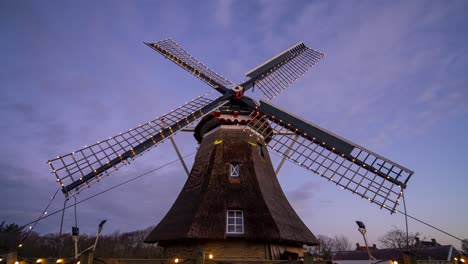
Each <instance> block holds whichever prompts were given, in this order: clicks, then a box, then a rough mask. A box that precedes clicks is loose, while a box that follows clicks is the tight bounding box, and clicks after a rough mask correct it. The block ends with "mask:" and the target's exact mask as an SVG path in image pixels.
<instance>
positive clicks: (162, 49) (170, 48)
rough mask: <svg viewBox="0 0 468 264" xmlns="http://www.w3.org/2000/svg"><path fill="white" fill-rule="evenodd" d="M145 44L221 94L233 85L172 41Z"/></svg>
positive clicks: (165, 40)
mask: <svg viewBox="0 0 468 264" xmlns="http://www.w3.org/2000/svg"><path fill="white" fill-rule="evenodd" d="M145 44H146V45H148V46H149V47H151V48H152V49H154V50H156V51H157V52H159V53H160V54H161V55H163V56H164V57H166V58H168V59H170V60H172V61H173V62H174V63H175V64H177V65H179V66H180V67H181V68H183V69H185V70H186V71H188V72H189V73H191V74H192V75H194V76H196V77H198V78H199V79H201V80H202V81H204V82H206V83H207V84H208V85H210V86H211V87H213V88H215V89H217V90H218V91H220V92H222V93H223V94H224V93H225V92H226V87H228V86H231V85H232V84H233V83H232V82H230V81H228V80H227V79H225V78H224V77H222V76H221V75H219V74H217V73H216V72H214V71H212V70H210V69H209V68H208V67H206V66H205V65H204V64H203V63H201V62H199V61H198V60H197V59H195V58H194V57H192V56H191V55H190V54H189V53H188V52H186V51H185V50H184V49H182V48H181V47H180V46H179V45H177V43H175V41H173V40H172V39H164V40H161V41H158V42H155V43H146V42H145ZM223 88H224V89H223Z"/></svg>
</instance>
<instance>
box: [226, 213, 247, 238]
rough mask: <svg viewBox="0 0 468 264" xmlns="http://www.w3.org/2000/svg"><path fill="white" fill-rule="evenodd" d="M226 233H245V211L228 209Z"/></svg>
mask: <svg viewBox="0 0 468 264" xmlns="http://www.w3.org/2000/svg"><path fill="white" fill-rule="evenodd" d="M226 234H237V235H239V234H244V211H242V210H227V214H226Z"/></svg>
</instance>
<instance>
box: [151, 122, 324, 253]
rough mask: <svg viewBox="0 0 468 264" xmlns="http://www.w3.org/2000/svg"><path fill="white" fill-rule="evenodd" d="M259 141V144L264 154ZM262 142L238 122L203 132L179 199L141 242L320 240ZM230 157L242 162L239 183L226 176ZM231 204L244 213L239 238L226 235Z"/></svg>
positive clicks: (302, 241) (312, 241)
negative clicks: (299, 212)
mask: <svg viewBox="0 0 468 264" xmlns="http://www.w3.org/2000/svg"><path fill="white" fill-rule="evenodd" d="M203 134H204V133H203ZM215 141H217V142H218V144H215ZM220 141H222V142H221V143H219V142H220ZM259 144H261V145H262V146H263V147H262V150H263V157H262V156H261V154H260V152H259V149H258V145H259ZM255 145H257V146H255ZM265 145H266V144H265V142H263V140H262V139H260V140H258V139H254V138H253V137H249V134H248V133H247V132H245V131H242V129H241V127H240V126H236V125H223V126H219V127H218V128H216V129H214V130H213V131H211V132H210V133H208V134H205V135H204V137H203V140H202V142H201V144H200V148H199V150H198V153H197V155H196V157H195V162H194V165H193V168H192V171H191V173H190V176H189V178H188V179H187V182H186V183H185V185H184V187H183V189H182V191H181V192H180V194H179V196H178V197H177V200H176V201H175V203H174V205H173V206H172V208H171V209H170V210H169V212H168V213H167V215H166V216H165V217H164V218H163V220H162V221H161V222H160V223H159V224H158V225H157V226H156V227H155V228H154V229H153V231H152V232H151V233H150V234H149V235H148V237H147V238H146V240H145V241H146V242H148V243H155V242H159V245H161V246H163V247H164V245H165V244H166V245H170V244H172V245H173V244H174V242H176V241H178V242H183V241H185V242H188V241H194V240H199V241H206V240H224V239H227V240H235V239H242V240H245V241H252V242H269V243H275V244H285V245H297V246H301V245H302V244H308V245H314V244H318V241H317V239H316V238H315V236H314V235H313V234H312V233H311V232H310V230H309V229H308V228H307V227H306V226H305V225H304V223H303V222H302V221H301V219H300V218H299V217H298V216H297V214H296V213H295V212H294V210H293V208H292V207H291V205H290V204H289V202H288V201H287V199H286V196H285V195H284V193H283V191H282V189H281V186H280V184H279V182H278V180H277V178H276V175H275V173H274V169H273V166H272V164H271V160H270V156H269V154H268V151H267V149H266V147H265ZM231 162H238V163H239V164H240V183H232V182H230V181H229V164H230V163H231ZM229 209H240V210H243V212H244V234H243V235H242V236H241V238H239V237H229V236H227V235H226V211H227V210H229Z"/></svg>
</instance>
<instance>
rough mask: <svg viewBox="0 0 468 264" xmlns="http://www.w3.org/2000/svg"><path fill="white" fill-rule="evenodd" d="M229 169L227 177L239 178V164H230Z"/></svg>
mask: <svg viewBox="0 0 468 264" xmlns="http://www.w3.org/2000/svg"><path fill="white" fill-rule="evenodd" d="M229 167H230V173H229V176H230V177H231V178H239V177H240V166H239V163H231V164H230V166H229Z"/></svg>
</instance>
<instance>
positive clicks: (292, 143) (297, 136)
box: [275, 135, 299, 177]
mask: <svg viewBox="0 0 468 264" xmlns="http://www.w3.org/2000/svg"><path fill="white" fill-rule="evenodd" d="M298 138H299V135H296V136H295V137H294V140H293V141H292V142H291V145H289V148H288V149H287V150H286V152H284V155H283V159H282V160H281V162H280V164H278V167H277V168H276V171H275V174H276V177H278V173H279V171H280V169H281V167H283V164H284V161H285V160H286V158H287V157H286V156H287V155H288V154H289V151H291V148H292V147H293V145H294V143H296V142H297V139H298Z"/></svg>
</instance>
